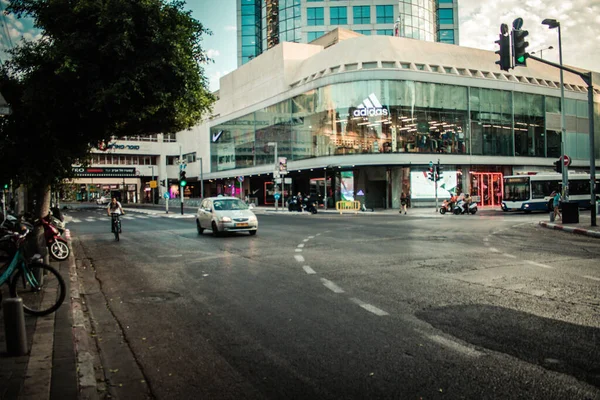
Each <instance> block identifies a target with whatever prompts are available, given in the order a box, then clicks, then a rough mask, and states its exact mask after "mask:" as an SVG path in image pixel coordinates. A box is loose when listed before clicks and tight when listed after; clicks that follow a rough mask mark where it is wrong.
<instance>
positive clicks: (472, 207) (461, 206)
mask: <svg viewBox="0 0 600 400" xmlns="http://www.w3.org/2000/svg"><path fill="white" fill-rule="evenodd" d="M468 204H469V210H468V213H469V214H475V213H476V212H477V203H468ZM466 206H467V202H466V201H464V200H460V201H459V202H458V203H456V205H455V206H454V210H453V211H452V212H453V213H454V215H459V214H466V213H467V209H466Z"/></svg>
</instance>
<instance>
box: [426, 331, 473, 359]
mask: <svg viewBox="0 0 600 400" xmlns="http://www.w3.org/2000/svg"><path fill="white" fill-rule="evenodd" d="M427 337H428V338H429V339H431V340H433V341H434V342H436V343H437V344H441V345H442V346H444V347H448V348H449V349H451V350H455V351H458V352H459V353H462V354H464V355H467V356H470V357H479V356H482V355H483V353H481V352H479V351H477V350H474V349H472V348H470V347H468V346H465V345H464V344H461V343H458V342H455V341H453V340H450V339H446V338H445V337H442V336H439V335H427Z"/></svg>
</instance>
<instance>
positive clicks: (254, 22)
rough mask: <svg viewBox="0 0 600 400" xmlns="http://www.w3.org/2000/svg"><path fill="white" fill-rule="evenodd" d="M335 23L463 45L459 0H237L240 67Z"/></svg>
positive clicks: (307, 39)
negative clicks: (281, 44)
mask: <svg viewBox="0 0 600 400" xmlns="http://www.w3.org/2000/svg"><path fill="white" fill-rule="evenodd" d="M335 28H344V29H349V30H353V31H355V32H358V33H360V34H362V35H383V36H400V37H406V38H412V39H419V40H426V41H430V42H431V41H438V42H443V43H451V44H459V35H458V0H438V1H436V0H238V1H237V35H238V40H237V44H238V49H237V51H238V66H241V65H243V64H245V63H247V62H248V61H250V60H251V59H253V58H255V57H257V56H259V55H260V54H261V53H263V52H264V51H267V50H269V49H270V48H272V47H274V46H276V45H277V44H279V43H282V42H295V43H310V42H312V41H313V40H315V39H317V38H319V37H321V36H323V35H324V34H325V32H329V31H331V30H333V29H335Z"/></svg>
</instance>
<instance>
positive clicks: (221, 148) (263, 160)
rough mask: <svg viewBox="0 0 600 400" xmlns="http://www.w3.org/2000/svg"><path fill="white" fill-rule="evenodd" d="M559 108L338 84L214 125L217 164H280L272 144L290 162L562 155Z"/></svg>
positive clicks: (441, 88)
mask: <svg viewBox="0 0 600 400" xmlns="http://www.w3.org/2000/svg"><path fill="white" fill-rule="evenodd" d="M469 107H470V111H471V115H470V117H471V118H470V121H469V115H468V108H469ZM557 107H558V106H557V105H556V104H555V100H554V98H547V99H544V97H543V96H541V95H536V94H525V93H517V92H510V91H502V90H494V89H484V88H470V89H468V88H466V87H463V86H454V85H445V84H436V83H427V82H414V81H386V80H371V81H356V82H347V83H340V84H334V85H329V86H324V87H321V88H318V89H313V90H310V91H307V92H305V93H302V94H301V95H298V96H295V97H293V98H290V99H288V100H285V101H282V102H280V103H278V104H275V105H272V106H269V107H266V108H264V109H262V110H259V111H256V112H254V113H251V114H248V115H246V116H243V117H240V118H237V119H234V120H232V121H228V122H227V123H223V124H220V125H218V126H215V127H213V128H211V162H212V170H213V171H224V170H232V169H235V168H248V167H252V166H256V165H268V164H270V163H274V162H275V154H274V148H273V147H272V146H269V145H268V143H269V142H276V143H277V152H278V156H281V157H287V158H288V160H291V161H296V160H303V159H308V158H313V157H324V156H334V155H336V156H339V155H350V154H377V153H430V154H431V153H444V154H473V155H484V156H520V157H523V156H528V157H552V158H555V157H557V155H558V156H559V155H560V132H559V131H555V130H550V129H548V130H546V131H545V126H547V125H548V123H549V122H548V120H547V119H546V118H549V117H546V118H545V117H544V113H545V112H547V113H546V115H550V114H549V113H550V112H551V111H556V108H557ZM513 110H514V117H513ZM573 110H574V112H577V104H576V103H575V108H574V109H573ZM596 112H598V106H597V105H596ZM580 113H581V115H583V110H581V111H580ZM596 117H597V116H596ZM513 121H514V124H513ZM469 123H470V128H471V132H470V136H469V135H468V134H467V132H468V131H467V126H468V125H467V124H469ZM513 128H514V131H513ZM513 132H514V133H513ZM579 136H582V137H583V138H584V139H589V137H587V134H583V133H577V136H575V137H576V138H577V139H579ZM567 137H569V136H568V135H567ZM586 143H587V142H586ZM586 143H584V140H578V141H577V143H575V145H576V146H577V149H578V150H577V154H578V155H581V154H589V153H584V151H585V149H586V148H585V146H586ZM580 147H581V151H580V150H579V148H580ZM597 154H598V153H597Z"/></svg>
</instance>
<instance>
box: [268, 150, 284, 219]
mask: <svg viewBox="0 0 600 400" xmlns="http://www.w3.org/2000/svg"><path fill="white" fill-rule="evenodd" d="M267 146H270V147H274V148H275V165H274V169H273V181H275V179H276V177H275V175H276V173H277V172H278V171H279V169H278V168H277V167H278V165H277V142H268V143H267ZM277 175H279V174H277ZM274 183H275V188H276V189H277V181H275V182H274ZM275 192H277V190H276V191H275ZM278 206H279V200H278V199H275V209H276V210H277V207H278ZM281 206H282V207H283V203H282V205H281Z"/></svg>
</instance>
